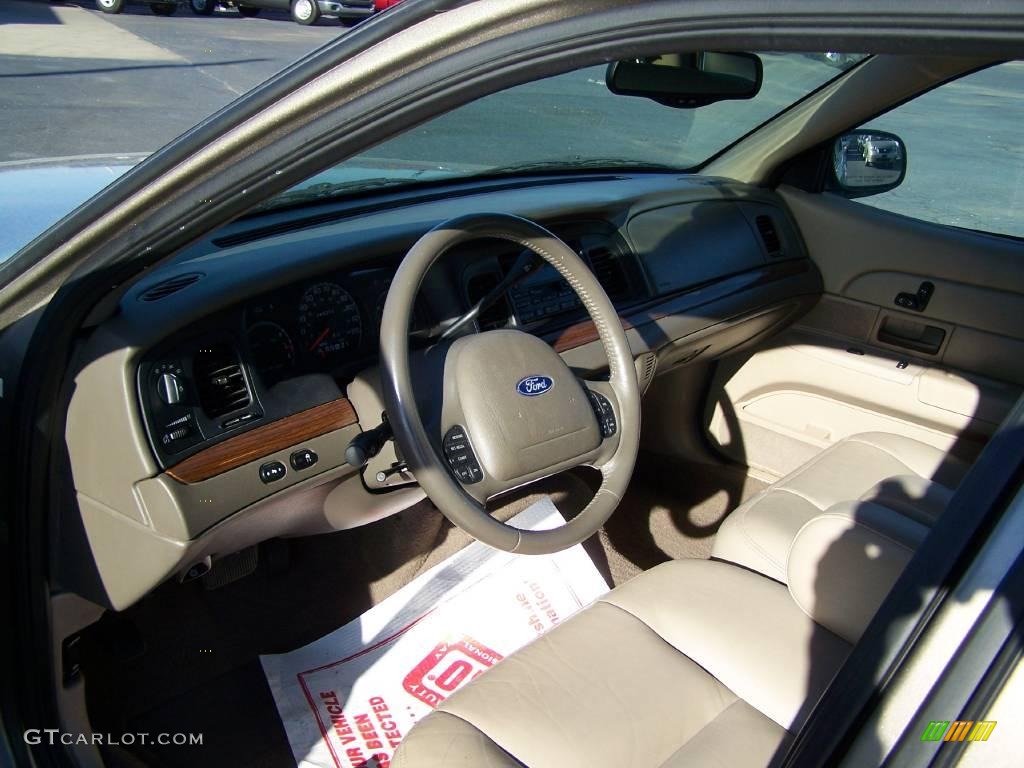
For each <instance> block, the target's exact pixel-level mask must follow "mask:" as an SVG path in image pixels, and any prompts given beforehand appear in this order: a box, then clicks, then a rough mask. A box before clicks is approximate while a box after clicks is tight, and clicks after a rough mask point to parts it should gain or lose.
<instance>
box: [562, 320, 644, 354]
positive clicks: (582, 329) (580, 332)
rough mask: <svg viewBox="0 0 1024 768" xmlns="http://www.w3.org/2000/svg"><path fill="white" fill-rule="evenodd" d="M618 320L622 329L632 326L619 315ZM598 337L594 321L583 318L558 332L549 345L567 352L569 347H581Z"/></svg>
mask: <svg viewBox="0 0 1024 768" xmlns="http://www.w3.org/2000/svg"><path fill="white" fill-rule="evenodd" d="M619 320H620V321H621V322H622V328H623V329H624V330H627V331H628V330H629V329H630V328H632V327H633V324H632V323H631V322H630V321H629V320H627V319H626V318H624V317H619ZM599 338H600V337H599V336H598V333H597V326H596V325H594V321H593V320H584V321H583V322H581V323H576V324H575V325H570V326H569V327H568V328H566V329H565V330H564V331H562V332H561V333H559V334H558V336H557V337H556V338H555V340H554V341H553V342H552V343H551V346H553V347H554V348H555V352H567V351H569V350H570V349H576V347H582V346H583V345H585V344H589V343H590V342H592V341H597V340H598V339H599Z"/></svg>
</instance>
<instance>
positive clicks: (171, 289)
mask: <svg viewBox="0 0 1024 768" xmlns="http://www.w3.org/2000/svg"><path fill="white" fill-rule="evenodd" d="M202 278H203V273H202V272H189V273H187V274H184V275H178V276H177V277H172V278H170V279H168V280H164V281H163V282H160V283H157V284H156V285H151V286H150V287H149V288H147V289H146V290H144V291H143V292H142V293H141V294H139V301H160V299H162V298H164V297H166V296H170V295H171V294H172V293H177V292H178V291H180V290H182V289H183V288H188V287H189V286H190V285H192V283H196V282H199V280H200V279H202Z"/></svg>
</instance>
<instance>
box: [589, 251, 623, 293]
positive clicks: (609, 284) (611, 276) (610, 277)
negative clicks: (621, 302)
mask: <svg viewBox="0 0 1024 768" xmlns="http://www.w3.org/2000/svg"><path fill="white" fill-rule="evenodd" d="M587 258H588V259H589V260H590V268H591V269H592V270H593V271H594V276H595V277H596V278H597V282H599V283H600V284H601V287H602V288H604V292H605V293H607V294H608V298H610V299H617V298H622V297H623V296H625V295H626V293H627V292H628V291H629V283H628V282H627V281H626V273H625V271H624V270H623V268H622V262H621V261H620V260H619V257H618V256H617V255H616V254H615V253H614V252H612V250H611V249H610V248H606V247H605V246H603V245H600V246H597V247H596V248H591V249H590V250H589V251H588V252H587Z"/></svg>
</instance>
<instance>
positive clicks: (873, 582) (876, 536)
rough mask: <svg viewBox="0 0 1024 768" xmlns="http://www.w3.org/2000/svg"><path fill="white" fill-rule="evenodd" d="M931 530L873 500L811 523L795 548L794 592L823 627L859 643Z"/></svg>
mask: <svg viewBox="0 0 1024 768" xmlns="http://www.w3.org/2000/svg"><path fill="white" fill-rule="evenodd" d="M928 530H929V529H928V528H927V527H925V526H923V525H921V524H920V523H918V522H915V521H914V520H911V519H910V518H908V517H905V516H904V515H901V514H899V513H898V512H894V511H893V510H891V509H887V508H885V507H881V506H879V505H877V504H873V503H871V502H869V501H844V502H841V503H839V504H835V505H833V506H831V507H829V508H828V509H827V510H825V512H823V513H822V514H820V515H818V516H817V517H814V518H812V519H811V520H809V521H808V522H807V523H806V524H805V525H804V527H803V528H801V529H800V531H799V532H798V533H797V535H796V538H795V539H794V540H793V544H792V546H791V547H790V550H789V560H788V563H787V578H788V581H789V592H790V594H791V595H792V596H793V599H794V600H795V601H796V602H797V604H798V605H799V606H800V608H801V609H802V610H803V611H804V613H806V614H807V615H808V616H810V617H811V618H812V619H814V621H816V622H817V623H818V624H821V625H822V626H823V627H825V628H826V629H828V630H830V631H831V632H833V633H834V634H836V635H839V637H841V638H843V639H844V640H846V641H847V642H850V643H856V642H857V640H858V639H859V638H860V636H861V634H863V632H864V630H865V628H866V627H867V625H868V622H869V621H871V618H872V617H873V616H874V615H875V612H876V611H877V610H878V606H879V605H881V604H882V600H884V599H885V596H886V595H887V594H889V590H890V589H892V585H893V584H894V583H895V582H896V579H897V578H898V577H899V575H900V573H901V572H902V571H903V568H904V567H905V566H906V564H907V563H908V562H909V561H910V558H911V557H912V556H913V554H914V550H915V549H916V548H917V546H918V545H919V544H920V543H921V542H922V541H923V540H924V537H925V536H926V535H927V534H928Z"/></svg>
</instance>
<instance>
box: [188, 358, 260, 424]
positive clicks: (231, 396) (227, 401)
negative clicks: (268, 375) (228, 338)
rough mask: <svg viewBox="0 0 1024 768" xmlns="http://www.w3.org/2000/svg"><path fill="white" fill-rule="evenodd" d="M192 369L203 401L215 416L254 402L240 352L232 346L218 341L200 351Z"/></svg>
mask: <svg viewBox="0 0 1024 768" xmlns="http://www.w3.org/2000/svg"><path fill="white" fill-rule="evenodd" d="M192 370H193V375H194V376H195V381H196V390H197V392H198V394H199V403H200V405H202V406H203V411H204V412H205V413H206V415H207V416H208V417H210V418H211V419H215V418H217V417H218V416H223V415H224V414H225V413H231V411H235V410H238V409H239V408H244V407H245V406H247V405H249V403H251V402H252V396H251V395H250V394H249V386H248V384H246V381H245V375H244V374H243V373H242V366H241V364H240V363H239V361H238V354H237V353H236V352H235V350H234V349H233V348H232V347H231V346H230V345H228V344H218V345H215V346H212V347H204V348H203V349H200V350H198V351H197V352H196V356H195V358H194V360H193V362H192Z"/></svg>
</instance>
